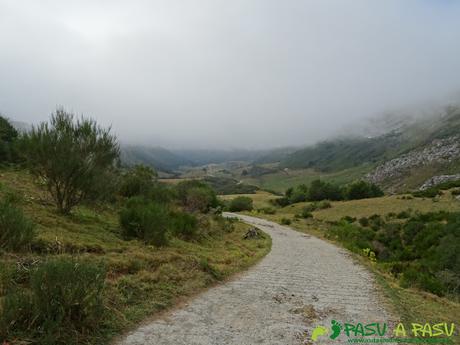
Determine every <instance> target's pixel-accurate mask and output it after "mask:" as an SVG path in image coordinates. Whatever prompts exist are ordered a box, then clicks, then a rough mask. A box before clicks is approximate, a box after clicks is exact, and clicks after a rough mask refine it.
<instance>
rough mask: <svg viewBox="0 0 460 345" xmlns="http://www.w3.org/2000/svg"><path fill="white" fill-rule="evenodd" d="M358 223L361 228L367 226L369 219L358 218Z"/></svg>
mask: <svg viewBox="0 0 460 345" xmlns="http://www.w3.org/2000/svg"><path fill="white" fill-rule="evenodd" d="M358 222H359V224H360V225H361V226H365V227H366V226H369V219H367V218H366V217H361V218H359V220H358Z"/></svg>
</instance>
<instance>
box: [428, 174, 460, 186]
mask: <svg viewBox="0 0 460 345" xmlns="http://www.w3.org/2000/svg"><path fill="white" fill-rule="evenodd" d="M457 180H460V174H456V175H439V176H433V177H431V178H429V179H428V180H426V181H425V182H424V183H423V184H422V186H421V187H420V188H419V190H426V189H428V188H431V187H434V186H437V185H438V184H441V183H444V182H450V181H457Z"/></svg>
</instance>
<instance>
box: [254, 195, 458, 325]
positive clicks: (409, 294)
mask: <svg viewBox="0 0 460 345" xmlns="http://www.w3.org/2000/svg"><path fill="white" fill-rule="evenodd" d="M454 191H456V189H454V190H450V191H445V192H444V194H443V195H441V196H440V197H438V200H437V201H436V202H433V201H432V200H431V199H422V198H413V197H411V196H410V195H392V196H383V197H377V198H370V199H361V200H350V201H331V202H330V206H331V207H325V208H322V209H321V208H319V207H318V205H315V203H312V202H302V203H297V204H293V205H290V206H288V207H283V208H278V209H277V210H276V213H275V214H266V213H263V212H259V213H258V214H257V216H258V217H262V218H265V219H268V220H271V221H275V222H278V223H280V224H286V223H289V222H291V224H290V226H291V227H292V228H295V229H297V230H299V231H302V232H306V233H310V234H313V235H315V236H318V237H321V238H325V239H327V240H330V241H334V242H336V243H337V244H339V245H343V246H345V247H347V248H349V249H350V250H352V251H353V252H354V253H356V258H357V259H358V260H359V261H361V263H362V264H364V265H366V266H367V267H368V268H369V269H371V270H373V271H374V272H375V274H376V277H377V281H378V282H379V285H380V286H381V287H382V291H383V292H384V294H385V296H386V297H388V298H389V300H391V302H392V306H393V307H394V309H395V312H396V314H397V315H399V316H400V317H401V318H402V319H403V320H404V321H405V322H413V320H426V321H427V322H439V320H445V321H446V322H454V323H455V322H457V319H458V315H459V313H460V303H459V296H458V286H459V285H458V282H459V281H458V279H459V277H460V274H459V271H458V269H459V266H458V265H459V261H458V252H459V248H458V244H459V243H460V241H459V239H458V228H459V225H458V221H459V219H460V218H459V217H460V202H459V201H457V200H455V199H454V198H452V192H454ZM258 197H259V198H258V199H257V202H258V203H259V204H261V203H262V202H266V201H267V200H268V199H270V195H265V199H264V200H261V198H260V196H258ZM318 204H319V203H318ZM310 210H312V211H310ZM251 214H254V211H253V212H251ZM296 215H297V216H296ZM302 218H303V219H302ZM411 231H412V232H411ZM454 253H455V254H454ZM414 272H417V275H415V274H414ZM428 291H432V292H434V293H436V294H438V295H435V294H433V293H431V292H428ZM441 295H442V296H443V297H441Z"/></svg>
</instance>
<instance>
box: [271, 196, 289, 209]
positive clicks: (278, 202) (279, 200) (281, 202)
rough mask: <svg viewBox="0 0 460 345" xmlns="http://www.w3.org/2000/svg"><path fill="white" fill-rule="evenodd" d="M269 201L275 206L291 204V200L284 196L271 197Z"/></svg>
mask: <svg viewBox="0 0 460 345" xmlns="http://www.w3.org/2000/svg"><path fill="white" fill-rule="evenodd" d="M270 203H272V204H273V205H275V206H280V207H286V206H288V205H290V204H291V201H290V200H289V199H288V198H286V197H281V198H276V199H271V200H270Z"/></svg>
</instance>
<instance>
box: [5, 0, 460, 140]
mask: <svg viewBox="0 0 460 345" xmlns="http://www.w3.org/2000/svg"><path fill="white" fill-rule="evenodd" d="M459 43H460V1H455V0H452V1H448V0H417V1H410V0H394V1H393V0H380V1H377V0H375V1H374V0H363V1H361V0H348V1H346V0H336V1H333V0H316V1H308V0H299V1H298V0H181V1H177V0H164V1H155V0H152V1H147V0H146V1H137V0H130V1H114V0H110V1H109V0H107V1H95V0H92V1H90V0H88V1H81V0H80V1H66V0H56V1H46V0H40V1H36V0H31V1H21V0H0V112H2V113H4V114H6V115H7V116H9V117H10V118H13V119H17V120H21V121H24V122H29V123H36V122H38V121H42V120H46V119H47V118H48V116H49V114H50V113H51V112H52V111H53V109H55V108H56V106H57V105H63V106H64V107H66V108H67V109H69V110H72V111H75V112H76V113H78V114H85V115H87V116H91V117H93V118H95V119H97V120H98V121H99V122H100V123H102V124H104V125H109V124H111V125H112V127H113V129H114V131H115V132H116V133H117V134H118V135H119V137H120V138H121V139H122V141H125V142H131V143H144V144H151V145H163V146H166V147H175V148H191V147H194V148H205V147H206V148H237V147H239V148H243V147H246V148H261V147H266V146H270V147H273V146H283V145H301V144H306V143H311V142H314V141H316V140H318V139H322V138H325V137H327V136H329V135H332V134H333V133H335V132H336V131H337V130H339V129H340V128H342V127H344V126H348V125H349V124H350V123H355V122H356V121H358V120H359V119H362V118H365V117H368V116H370V115H373V114H378V113H382V112H386V111H389V110H394V109H400V108H403V107H407V106H415V105H418V104H425V103H430V102H444V101H449V100H452V98H455V97H456V96H458V95H460V44H459ZM459 98H460V96H459Z"/></svg>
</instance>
